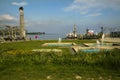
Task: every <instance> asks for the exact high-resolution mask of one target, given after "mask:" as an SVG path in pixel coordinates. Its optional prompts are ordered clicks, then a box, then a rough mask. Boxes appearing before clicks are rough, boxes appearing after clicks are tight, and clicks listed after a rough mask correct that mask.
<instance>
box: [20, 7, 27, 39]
mask: <svg viewBox="0 0 120 80" xmlns="http://www.w3.org/2000/svg"><path fill="white" fill-rule="evenodd" d="M19 11H20V38H21V39H25V37H26V34H25V24H24V9H23V7H20V8H19Z"/></svg>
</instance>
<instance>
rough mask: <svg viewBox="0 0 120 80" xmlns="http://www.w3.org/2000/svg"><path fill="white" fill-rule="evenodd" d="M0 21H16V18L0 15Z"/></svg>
mask: <svg viewBox="0 0 120 80" xmlns="http://www.w3.org/2000/svg"><path fill="white" fill-rule="evenodd" d="M0 20H17V18H15V17H13V16H11V15H9V14H3V15H0Z"/></svg>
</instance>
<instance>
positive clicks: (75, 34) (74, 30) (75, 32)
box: [73, 24, 77, 37]
mask: <svg viewBox="0 0 120 80" xmlns="http://www.w3.org/2000/svg"><path fill="white" fill-rule="evenodd" d="M73 34H74V37H77V29H76V25H75V24H74V29H73Z"/></svg>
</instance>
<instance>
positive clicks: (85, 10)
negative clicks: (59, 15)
mask: <svg viewBox="0 0 120 80" xmlns="http://www.w3.org/2000/svg"><path fill="white" fill-rule="evenodd" d="M105 9H112V10H120V0H74V1H73V3H72V4H71V5H69V6H68V7H65V8H64V11H75V12H79V13H80V14H84V15H85V14H86V15H89V14H94V13H101V12H102V10H105ZM99 15H100V14H99ZM97 16H98V14H97Z"/></svg>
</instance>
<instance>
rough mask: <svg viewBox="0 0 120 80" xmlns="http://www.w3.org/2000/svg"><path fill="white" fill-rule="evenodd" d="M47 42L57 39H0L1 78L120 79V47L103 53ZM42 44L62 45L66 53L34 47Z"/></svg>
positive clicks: (37, 79) (39, 46)
mask: <svg viewBox="0 0 120 80" xmlns="http://www.w3.org/2000/svg"><path fill="white" fill-rule="evenodd" d="M46 42H56V41H54V40H53V41H47V40H45V41H25V42H13V43H0V49H1V50H0V80H48V79H51V80H80V79H81V80H87V79H90V80H92V79H94V80H100V79H104V80H108V79H111V80H119V79H120V68H119V66H120V60H119V59H120V53H119V52H120V50H119V49H114V50H112V51H102V52H99V53H83V52H79V53H78V54H76V55H73V54H71V53H70V51H69V48H68V47H66V48H65V47H64V48H62V47H46V46H42V44H43V43H46ZM64 42H65V41H64ZM66 42H73V41H71V40H67V41H66ZM74 42H76V43H77V44H80V43H84V42H85V43H86V42H88V41H82V40H79V41H77V40H76V41H74ZM91 42H94V41H91ZM41 48H46V49H48V48H51V49H52V48H58V49H62V50H63V54H62V55H61V56H58V55H56V54H55V53H54V52H48V53H41V52H32V51H30V50H31V49H41ZM8 51H13V52H14V51H16V54H9V53H8ZM21 53H22V54H21Z"/></svg>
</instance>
